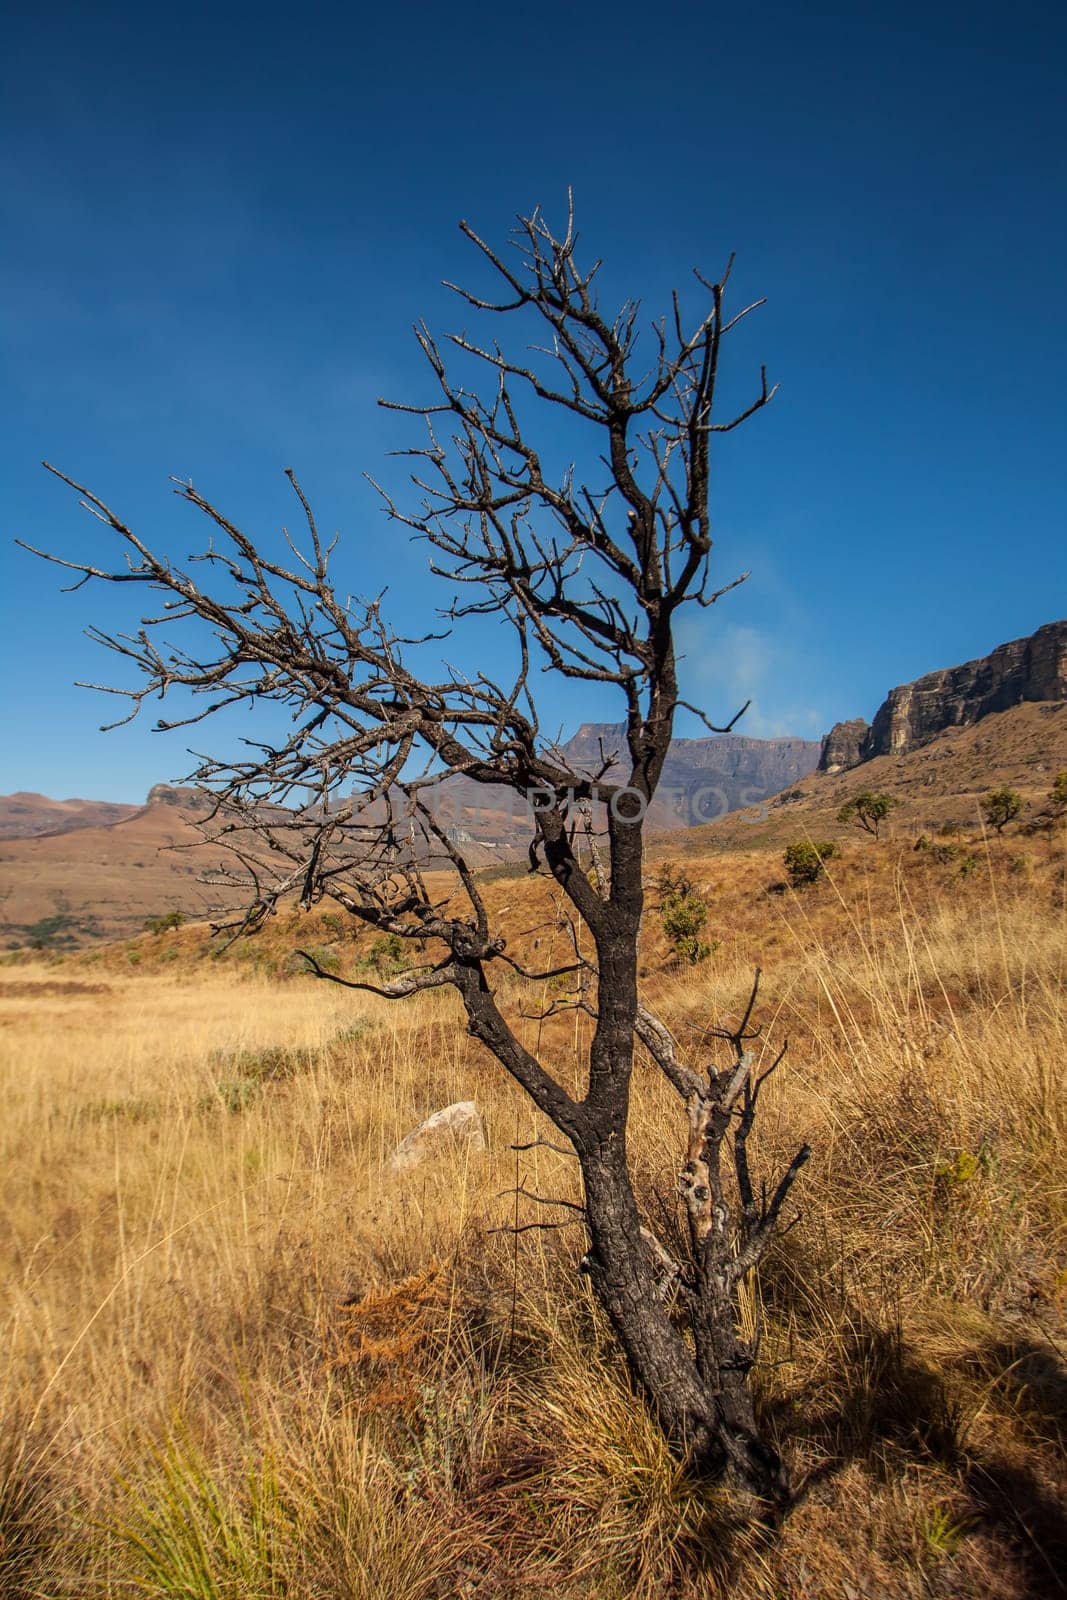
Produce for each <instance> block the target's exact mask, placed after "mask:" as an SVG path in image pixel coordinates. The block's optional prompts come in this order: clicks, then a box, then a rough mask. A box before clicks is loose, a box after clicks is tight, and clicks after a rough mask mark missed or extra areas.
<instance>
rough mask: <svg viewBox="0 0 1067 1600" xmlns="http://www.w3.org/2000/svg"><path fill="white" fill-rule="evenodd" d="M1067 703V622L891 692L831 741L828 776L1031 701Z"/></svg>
mask: <svg viewBox="0 0 1067 1600" xmlns="http://www.w3.org/2000/svg"><path fill="white" fill-rule="evenodd" d="M1065 699H1067V621H1060V622H1048V623H1046V624H1045V625H1044V626H1043V627H1041V628H1038V629H1037V631H1036V632H1035V633H1032V634H1030V635H1029V636H1028V637H1026V638H1024V639H1012V640H1010V641H1009V642H1008V643H1007V644H1001V645H998V646H997V647H996V649H995V650H992V651H991V652H990V653H989V655H987V656H979V657H978V658H977V659H976V660H974V661H965V662H963V663H962V664H961V665H960V666H957V667H943V668H941V669H940V670H939V671H936V672H927V673H925V674H924V675H923V676H922V677H921V678H916V679H915V680H914V682H913V683H904V684H900V685H898V687H897V688H895V689H891V690H890V691H889V694H888V695H887V697H886V698H885V700H883V702H882V704H881V705H880V706H879V708H878V710H877V711H876V712H875V715H874V721H873V722H872V723H871V724H870V725H869V726H868V724H867V723H866V722H865V721H864V720H863V718H862V717H854V718H852V719H851V720H850V721H848V722H838V723H835V724H834V726H833V727H832V728H831V729H830V732H829V733H828V734H827V736H826V738H825V739H824V741H823V746H822V754H821V755H820V757H819V763H818V769H819V771H820V772H831V773H832V772H842V771H847V770H848V769H849V768H850V767H856V766H859V765H860V764H861V763H862V762H865V761H871V760H873V759H874V758H875V757H876V756H886V755H907V754H908V753H909V752H910V751H912V750H918V749H920V748H921V747H922V746H923V745H925V744H929V743H930V742H931V740H933V739H936V738H937V737H938V735H939V734H942V733H944V732H946V731H947V730H948V729H949V728H965V727H969V726H970V725H971V724H972V723H975V722H980V721H981V720H982V718H983V717H987V716H990V715H991V714H992V713H994V712H998V711H1008V710H1010V708H1011V707H1012V706H1016V705H1021V704H1023V703H1024V702H1026V701H1039V700H1043V701H1056V700H1065Z"/></svg>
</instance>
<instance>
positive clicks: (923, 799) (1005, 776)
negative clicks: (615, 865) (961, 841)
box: [657, 700, 1067, 853]
mask: <svg viewBox="0 0 1067 1600" xmlns="http://www.w3.org/2000/svg"><path fill="white" fill-rule="evenodd" d="M1065 767H1067V701H1063V700H1058V701H1045V702H1037V703H1029V704H1023V705H1017V706H1014V707H1013V708H1012V709H1011V710H1010V711H1001V712H996V713H992V714H990V715H989V716H986V717H984V718H983V719H982V721H981V722H978V723H974V724H972V725H970V726H968V727H959V728H948V729H946V730H944V731H943V732H942V733H941V734H939V735H938V737H937V738H935V739H932V740H931V741H930V742H929V743H927V744H924V745H922V746H921V747H920V748H919V749H917V750H912V751H909V752H907V753H905V754H902V755H883V756H874V757H871V758H870V759H869V760H867V761H864V762H863V763H862V765H860V766H857V767H853V768H851V769H844V770H838V771H835V772H814V773H812V774H811V775H810V776H809V777H807V778H805V779H803V780H802V781H801V782H800V783H798V784H794V785H793V787H792V788H791V789H788V790H786V791H785V792H784V793H783V794H781V795H778V796H776V797H775V798H774V799H773V800H771V801H770V802H769V804H766V805H759V806H750V807H747V808H746V809H744V810H742V811H737V812H735V813H733V814H732V815H730V816H728V817H724V818H722V819H721V820H720V821H717V822H714V823H710V824H709V825H708V826H707V827H705V828H696V829H693V830H692V831H691V833H689V834H688V835H686V836H685V837H684V840H683V836H682V835H680V834H679V833H677V832H675V833H672V834H671V835H669V837H667V838H665V839H663V840H661V841H658V842H657V846H658V848H660V849H664V850H665V849H671V848H684V850H685V851H686V852H687V853H703V852H706V851H715V850H722V849H728V850H734V849H750V848H762V847H763V846H766V845H771V844H776V843H778V842H779V841H781V842H783V843H784V842H787V841H789V840H792V839H797V838H805V837H810V838H815V837H818V838H820V839H824V838H828V839H837V838H844V837H849V836H851V835H853V834H855V832H856V829H855V827H853V826H852V825H849V824H842V823H839V822H838V821H837V813H838V811H839V810H840V809H841V807H842V805H843V804H844V803H845V801H846V800H848V799H850V798H851V797H852V796H853V795H855V794H857V793H859V792H860V791H861V790H864V789H871V790H874V791H876V792H879V791H882V792H885V793H888V794H891V795H892V796H893V797H894V799H896V800H897V801H899V806H898V808H897V809H896V810H895V811H894V812H893V813H892V816H891V818H890V821H889V823H888V834H889V836H890V837H894V836H896V837H909V836H915V835H917V834H919V833H921V832H923V831H936V830H937V829H938V828H941V827H944V826H945V825H946V824H947V825H950V826H957V827H959V828H961V829H963V830H969V829H978V828H979V825H980V811H979V803H980V801H981V797H982V795H983V794H985V793H987V791H988V790H990V789H992V788H997V787H1001V786H1005V785H1006V786H1008V787H1010V788H1013V789H1017V790H1018V791H1019V793H1020V794H1021V795H1022V796H1023V799H1024V801H1025V802H1026V809H1025V811H1024V812H1023V815H1022V817H1021V818H1020V822H1019V823H1018V824H1015V825H1013V827H1014V828H1015V829H1018V828H1019V827H1020V826H1025V825H1026V823H1027V821H1028V820H1031V821H1032V820H1034V819H1035V818H1037V817H1038V815H1039V813H1040V812H1041V811H1042V809H1043V807H1044V806H1045V803H1046V801H1047V798H1048V793H1049V790H1050V788H1051V787H1052V783H1053V780H1054V778H1055V776H1056V774H1057V772H1060V771H1062V770H1063V769H1064V768H1065Z"/></svg>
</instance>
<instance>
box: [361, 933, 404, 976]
mask: <svg viewBox="0 0 1067 1600" xmlns="http://www.w3.org/2000/svg"><path fill="white" fill-rule="evenodd" d="M404 964H405V958H404V941H403V939H402V938H401V937H400V935H399V934H398V933H383V934H382V935H381V936H380V937H379V938H377V939H375V941H374V943H373V944H372V945H371V947H370V949H369V950H368V952H367V965H368V966H370V967H373V968H374V969H375V971H376V972H383V973H384V972H396V971H398V970H399V969H400V968H401V967H403V966H404Z"/></svg>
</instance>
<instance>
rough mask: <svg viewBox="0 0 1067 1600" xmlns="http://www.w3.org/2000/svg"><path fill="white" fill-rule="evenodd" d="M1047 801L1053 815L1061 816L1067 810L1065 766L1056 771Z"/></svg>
mask: <svg viewBox="0 0 1067 1600" xmlns="http://www.w3.org/2000/svg"><path fill="white" fill-rule="evenodd" d="M1049 803H1050V805H1051V807H1052V814H1053V816H1056V817H1062V816H1063V814H1064V812H1067V767H1064V769H1063V771H1062V772H1057V774H1056V777H1055V779H1054V781H1053V784H1052V789H1051V791H1050V793H1049Z"/></svg>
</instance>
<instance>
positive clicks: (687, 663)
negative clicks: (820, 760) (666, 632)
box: [676, 615, 827, 739]
mask: <svg viewBox="0 0 1067 1600" xmlns="http://www.w3.org/2000/svg"><path fill="white" fill-rule="evenodd" d="M676 637H677V640H678V652H679V655H680V656H681V657H682V658H683V659H682V661H681V670H680V677H681V683H682V693H683V695H684V697H685V698H686V699H687V700H691V701H692V702H693V703H694V704H695V705H698V706H700V707H701V709H702V710H703V711H705V712H706V713H707V715H708V716H709V717H710V719H711V720H712V721H713V722H728V721H729V719H730V718H731V717H732V716H733V715H734V713H735V712H736V711H737V710H738V708H739V707H740V706H742V705H744V703H745V701H746V700H748V701H751V704H750V706H749V708H748V710H747V711H746V712H745V714H744V716H743V717H742V719H741V721H740V722H739V723H738V725H737V732H738V733H746V734H748V735H749V736H750V737H751V738H754V739H773V738H777V737H780V736H782V735H784V734H795V735H797V736H799V737H802V738H806V739H812V738H818V737H819V736H820V735H821V734H823V733H825V732H826V727H827V722H826V712H825V709H824V707H823V706H822V705H821V704H817V703H815V702H813V701H806V700H805V699H803V698H801V697H798V694H797V689H798V688H799V687H800V686H801V685H802V683H803V680H804V676H805V672H804V663H803V662H802V661H801V659H800V658H799V654H798V652H797V651H796V650H795V649H794V648H793V647H792V645H791V643H790V641H789V640H787V639H786V640H783V639H782V638H781V637H780V636H779V635H778V634H775V633H771V632H769V631H768V630H766V629H762V628H753V627H746V626H745V625H743V624H740V623H733V622H726V623H720V622H717V621H715V620H713V619H711V618H708V617H707V616H705V615H701V616H700V617H686V618H683V619H682V621H681V622H680V623H679V625H678V628H677V634H676ZM687 731H688V730H687ZM694 731H696V730H695V729H694Z"/></svg>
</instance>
